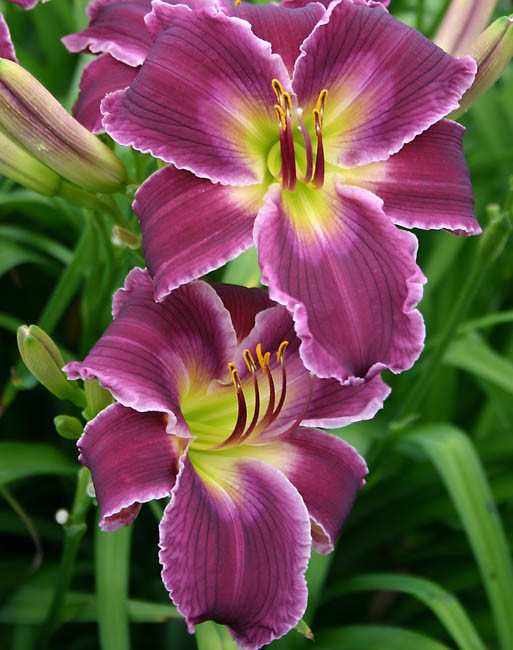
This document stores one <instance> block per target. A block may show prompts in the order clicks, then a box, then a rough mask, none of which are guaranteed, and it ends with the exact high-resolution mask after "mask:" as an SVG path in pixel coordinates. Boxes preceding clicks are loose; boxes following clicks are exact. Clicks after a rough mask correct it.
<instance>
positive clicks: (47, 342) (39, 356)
mask: <svg viewBox="0 0 513 650" xmlns="http://www.w3.org/2000/svg"><path fill="white" fill-rule="evenodd" d="M18 348H19V351H20V354H21V358H22V359H23V361H24V362H25V365H26V366H27V368H28V369H29V370H30V372H31V373H32V374H33V375H34V377H35V378H36V379H37V380H39V381H40V382H41V383H42V384H43V386H45V388H47V389H48V390H49V391H50V392H51V393H53V394H54V395H55V396H57V397H58V398H60V399H68V400H70V401H72V402H73V403H74V404H76V405H77V406H84V405H85V397H84V392H83V391H82V390H81V389H80V388H79V387H78V386H77V385H76V384H74V383H73V382H70V381H68V380H67V379H66V375H65V374H64V373H63V372H62V370H61V368H62V366H63V365H64V359H63V358H62V355H61V353H60V352H59V350H58V348H57V346H56V345H55V343H54V342H53V341H52V339H51V338H50V337H49V336H48V334H47V333H46V332H45V331H44V330H42V329H41V328H40V327H38V326H37V325H30V326H27V325H22V326H21V327H19V328H18Z"/></svg>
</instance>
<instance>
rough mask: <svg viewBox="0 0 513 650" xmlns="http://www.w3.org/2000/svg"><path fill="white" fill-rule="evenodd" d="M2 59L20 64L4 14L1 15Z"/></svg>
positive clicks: (0, 55)
mask: <svg viewBox="0 0 513 650" xmlns="http://www.w3.org/2000/svg"><path fill="white" fill-rule="evenodd" d="M26 8H27V7H26ZM0 57H1V58H2V59H9V61H14V62H15V63H17V62H18V59H17V58H16V54H15V52H14V45H13V44H12V40H11V34H10V33H9V27H8V26H7V23H6V22H5V18H4V17H3V15H2V14H0Z"/></svg>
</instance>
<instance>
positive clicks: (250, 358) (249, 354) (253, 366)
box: [242, 348, 256, 372]
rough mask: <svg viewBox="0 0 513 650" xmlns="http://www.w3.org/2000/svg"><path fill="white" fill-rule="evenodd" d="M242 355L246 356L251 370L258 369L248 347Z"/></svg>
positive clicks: (245, 359)
mask: <svg viewBox="0 0 513 650" xmlns="http://www.w3.org/2000/svg"><path fill="white" fill-rule="evenodd" d="M242 356H243V357H244V361H245V362H246V365H247V367H248V370H249V372H254V371H255V370H256V363H255V360H254V359H253V355H252V354H251V352H250V351H249V350H248V349H247V348H246V349H245V350H244V352H243V353H242Z"/></svg>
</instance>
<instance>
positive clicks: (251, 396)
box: [64, 268, 388, 649]
mask: <svg viewBox="0 0 513 650" xmlns="http://www.w3.org/2000/svg"><path fill="white" fill-rule="evenodd" d="M113 316H114V320H113V322H112V324H111V325H110V326H109V328H108V329H107V330H106V332H105V333H104V335H103V336H102V337H101V338H100V340H99V341H98V342H97V343H96V345H95V346H94V347H93V349H92V350H91V352H90V353H89V355H88V356H87V358H86V359H85V361H83V362H72V363H70V364H68V365H67V366H66V367H65V368H64V370H65V371H66V372H67V374H68V377H69V378H70V379H77V378H82V379H85V380H88V379H93V378H97V379H98V380H99V382H100V384H101V385H102V386H104V387H105V388H107V389H108V390H109V391H111V393H112V394H113V396H114V397H115V399H116V400H117V403H115V404H113V405H111V406H109V407H107V408H106V409H105V410H103V411H102V412H100V413H99V415H98V416H97V417H96V418H95V419H94V420H92V421H91V422H90V423H89V424H88V425H87V426H86V428H85V430H84V434H83V436H82V437H81V438H80V440H79V441H78V446H79V449H80V453H81V455H80V460H81V461H82V462H83V463H84V464H85V465H87V466H88V467H89V468H90V469H91V472H92V477H93V481H94V485H95V489H96V495H97V498H98V501H99V504H100V510H101V519H100V526H101V527H102V528H103V529H104V530H107V531H108V530H114V529H116V528H118V527H120V526H122V525H127V524H130V523H131V522H132V521H133V520H134V518H135V517H136V515H137V513H138V512H139V509H140V504H141V503H144V502H146V501H149V500H151V499H158V498H162V497H167V496H171V500H170V502H169V505H168V506H167V507H166V509H165V512H164V516H163V518H162V521H161V523H160V561H161V563H162V566H163V571H162V579H163V582H164V584H165V586H166V588H167V589H168V591H169V593H170V596H171V598H172V599H173V601H174V602H175V604H176V605H177V607H178V609H179V611H180V612H181V613H182V614H183V615H184V616H185V618H186V620H187V623H188V625H189V629H190V631H191V632H192V631H193V629H194V625H195V624H197V623H200V622H202V621H204V620H207V619H213V620H214V621H217V622H219V623H222V624H225V625H227V626H228V627H229V629H230V631H231V634H232V636H233V637H234V639H235V640H236V642H237V643H238V644H239V645H240V647H242V648H249V649H256V648H260V647H261V646H262V645H264V644H266V643H269V642H270V641H272V640H273V639H275V638H277V637H280V636H282V635H283V634H285V633H286V632H287V631H288V630H289V629H291V628H292V627H293V626H294V625H296V624H297V622H298V620H299V619H300V618H301V616H302V614H303V612H304V609H305V605H306V597H307V590H306V585H305V580H304V572H305V569H306V565H307V562H308V558H309V555H310V549H311V547H313V548H314V549H316V550H318V551H320V552H321V553H326V552H328V551H330V550H332V549H333V544H334V540H335V538H336V536H337V534H338V532H339V530H340V528H341V526H342V523H343V522H344V520H345V519H346V517H347V515H348V513H349V511H350V509H351V507H352V504H353V501H354V499H355V496H356V494H357V492H358V490H359V489H360V487H361V486H362V484H363V478H364V476H365V474H366V473H367V469H366V466H365V463H364V461H363V460H362V459H361V458H360V457H359V455H358V454H357V453H356V451H355V450H354V449H353V448H352V447H350V446H349V445H348V444H346V443H345V442H343V441H342V440H341V439H339V438H338V437H336V436H334V435H330V434H328V433H325V432H323V431H320V430H317V429H315V428H313V427H315V426H325V427H335V426H342V425H344V424H347V423H349V422H352V421H353V420H355V419H361V418H370V417H372V416H373V415H374V413H375V412H376V410H377V409H378V408H380V407H381V405H382V402H383V399H384V398H385V397H386V395H387V394H388V387H387V386H386V385H385V384H384V383H383V381H382V380H381V377H380V376H379V375H376V376H375V377H374V378H373V379H371V380H370V381H368V382H366V383H361V384H359V385H358V386H341V385H340V384H339V383H338V382H337V381H334V380H330V379H318V378H316V377H315V376H314V375H312V374H311V373H310V372H309V371H308V370H306V369H305V367H304V366H303V364H302V362H301V359H300V357H299V354H298V348H299V341H298V339H297V337H296V335H295V333H294V328H293V323H292V319H291V318H290V316H289V314H288V312H287V310H286V309H285V308H283V307H282V306H280V305H276V304H274V303H273V302H272V301H270V300H269V298H268V297H267V295H266V294H265V292H264V291H263V290H261V289H245V288H242V287H236V286H233V285H216V286H215V287H212V286H210V285H208V284H205V283H204V282H201V281H197V282H193V283H190V284H187V285H184V286H181V287H179V288H178V289H176V290H175V291H173V292H172V293H171V294H170V295H169V296H167V297H166V298H165V299H164V300H163V301H162V302H161V303H155V302H154V300H153V283H152V280H151V278H150V276H149V274H148V273H147V272H146V271H142V270H141V269H138V268H136V269H134V270H132V271H131V272H130V273H129V275H128V276H127V279H126V282H125V287H124V289H121V290H119V291H118V292H117V293H116V294H115V296H114V300H113Z"/></svg>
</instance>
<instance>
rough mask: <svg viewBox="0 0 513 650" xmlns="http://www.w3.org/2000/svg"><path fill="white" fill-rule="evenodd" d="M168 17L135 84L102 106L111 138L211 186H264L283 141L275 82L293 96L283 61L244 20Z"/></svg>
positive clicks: (171, 11)
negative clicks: (273, 152)
mask: <svg viewBox="0 0 513 650" xmlns="http://www.w3.org/2000/svg"><path fill="white" fill-rule="evenodd" d="M162 10H163V4H162V3H159V4H158V5H156V6H155V7H154V11H162ZM165 11H166V17H167V19H170V18H171V17H172V20H170V26H169V28H168V29H166V30H165V31H163V32H162V33H161V34H160V36H159V37H158V38H157V41H156V43H155V45H154V47H153V49H152V50H151V52H150V54H149V55H148V57H147V58H146V60H145V62H144V65H143V66H142V68H141V72H140V73H139V74H138V76H137V77H136V79H135V80H134V82H133V84H132V85H131V86H130V88H129V89H128V90H127V91H126V92H117V93H113V94H111V95H109V96H108V97H106V98H105V100H104V101H103V103H102V112H103V113H104V116H105V117H104V121H103V123H104V125H105V129H106V131H107V133H109V134H110V135H111V136H112V137H113V138H114V140H116V141H117V142H119V143H120V144H123V145H132V146H133V147H134V148H135V149H138V150H140V151H143V152H145V153H151V154H152V155H153V156H154V157H157V158H162V159H163V160H166V161H167V162H171V163H173V164H174V165H175V166H176V167H178V168H179V169H188V170H190V171H192V172H194V173H195V174H196V175H197V176H200V177H204V178H209V179H210V180H211V181H212V182H221V183H224V184H230V185H251V184H253V183H258V182H260V181H261V180H262V179H263V177H264V174H265V172H266V159H265V157H266V154H267V151H268V149H269V148H270V146H271V145H272V144H273V143H274V142H275V141H276V140H277V138H278V123H277V118H276V114H275V111H274V108H273V106H274V104H275V103H276V96H275V94H274V91H273V88H272V86H271V81H272V79H273V78H276V79H279V80H280V81H281V82H282V85H283V87H284V88H285V89H286V90H287V89H288V90H290V89H291V88H290V78H289V75H288V73H287V70H286V68H285V66H284V64H283V62H282V60H281V58H280V57H279V56H278V55H277V54H272V53H271V46H270V44H269V43H267V42H265V41H262V40H261V39H259V38H257V37H256V36H255V35H254V34H253V33H252V32H251V27H250V25H249V23H247V22H246V21H244V20H240V19H238V18H231V17H228V16H226V15H225V14H224V13H222V12H219V11H216V10H213V9H212V10H208V9H205V10H202V11H192V10H190V9H189V8H188V7H186V6H184V5H175V6H168V7H166V8H165Z"/></svg>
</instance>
